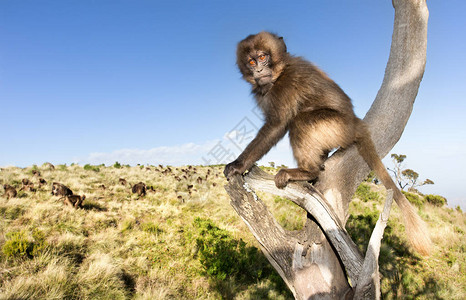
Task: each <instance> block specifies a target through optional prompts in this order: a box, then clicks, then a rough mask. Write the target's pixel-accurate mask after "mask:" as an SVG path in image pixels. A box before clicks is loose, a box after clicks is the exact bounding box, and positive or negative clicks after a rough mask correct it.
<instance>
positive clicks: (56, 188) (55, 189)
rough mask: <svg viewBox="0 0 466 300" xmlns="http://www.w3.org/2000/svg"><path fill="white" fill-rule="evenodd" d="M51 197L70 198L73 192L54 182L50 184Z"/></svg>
mask: <svg viewBox="0 0 466 300" xmlns="http://www.w3.org/2000/svg"><path fill="white" fill-rule="evenodd" d="M52 195H55V196H71V195H73V191H72V190H71V189H70V188H69V187H67V186H66V185H64V184H61V183H58V182H54V183H52Z"/></svg>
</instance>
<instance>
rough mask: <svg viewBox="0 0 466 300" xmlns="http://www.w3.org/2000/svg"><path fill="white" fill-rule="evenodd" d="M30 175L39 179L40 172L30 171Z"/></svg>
mask: <svg viewBox="0 0 466 300" xmlns="http://www.w3.org/2000/svg"><path fill="white" fill-rule="evenodd" d="M32 175H34V176H37V177H39V176H40V171H38V170H32Z"/></svg>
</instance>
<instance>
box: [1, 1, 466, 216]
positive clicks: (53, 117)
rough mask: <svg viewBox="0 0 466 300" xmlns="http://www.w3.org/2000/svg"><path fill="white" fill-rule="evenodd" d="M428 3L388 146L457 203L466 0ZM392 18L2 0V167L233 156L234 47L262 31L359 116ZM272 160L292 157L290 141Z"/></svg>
mask: <svg viewBox="0 0 466 300" xmlns="http://www.w3.org/2000/svg"><path fill="white" fill-rule="evenodd" d="M428 7H429V11H430V18H429V29H428V53H427V56H428V57H427V66H426V72H425V74H424V79H423V81H422V83H421V87H420V90H419V94H418V97H417V99H416V102H415V105H414V111H413V114H412V116H411V119H410V121H409V122H408V125H407V127H406V129H405V132H404V134H403V136H402V138H401V140H400V141H399V143H398V144H397V145H396V146H395V148H394V149H393V151H392V153H402V154H406V155H407V159H406V164H405V167H407V168H411V169H414V170H415V171H417V172H418V173H419V174H420V176H421V177H422V179H425V178H430V179H432V180H433V181H434V182H435V185H432V186H428V187H425V188H421V191H423V192H425V193H436V194H440V195H444V196H446V197H447V199H448V201H449V203H450V205H451V206H453V205H458V204H461V205H462V206H463V208H464V207H465V206H466V205H465V204H466V188H465V187H464V186H465V185H464V180H465V179H466V178H465V176H464V175H463V170H464V169H466V158H465V157H466V150H465V148H466V118H465V117H464V116H463V114H464V112H465V111H466V110H465V108H466V104H465V102H464V97H465V95H466V84H465V83H466V72H465V68H466V58H465V57H466V56H465V53H466V36H465V35H464V28H466V18H465V17H464V11H465V10H466V2H465V1H462V0H451V1H448V2H447V1H428ZM393 15H394V10H393V7H392V5H391V1H389V0H384V1H369V0H365V1H288V2H284V1H267V2H264V3H255V2H250V1H129V0H128V1H114V0H112V1H103V0H101V1H88V0H80V1H41V0H35V1H13V0H3V1H0V128H2V138H1V142H0V166H8V165H16V166H21V167H25V166H30V165H32V164H42V163H44V162H46V161H49V162H52V163H55V164H59V163H67V164H70V163H72V162H78V163H80V164H85V163H106V164H112V163H113V162H114V161H116V160H118V161H119V162H121V163H130V164H136V163H143V164H146V163H150V164H159V163H162V164H173V165H176V164H202V163H203V161H207V160H208V159H210V161H212V160H211V159H212V153H213V149H218V147H219V146H221V147H222V149H225V150H227V151H228V153H229V154H230V156H234V155H237V154H239V149H240V148H241V147H242V146H244V141H243V143H241V144H238V143H232V141H234V139H233V138H232V137H234V136H235V132H236V133H237V132H238V130H239V129H240V128H244V126H246V125H247V126H249V127H248V128H249V129H250V131H251V130H253V129H254V128H256V127H259V126H260V125H261V121H260V119H259V118H258V117H257V116H256V115H255V114H254V112H253V110H254V102H253V100H252V98H251V96H250V92H249V86H248V85H247V84H246V83H245V82H243V81H242V80H241V79H240V75H239V72H238V71H237V68H236V66H235V47H236V43H237V42H238V41H239V40H241V39H243V38H244V37H245V36H247V35H248V34H251V33H256V32H258V31H261V30H269V31H273V32H276V33H278V34H280V35H283V36H284V37H285V41H286V42H287V45H288V49H289V51H290V52H291V53H293V54H296V55H300V56H304V57H306V58H307V59H309V60H311V61H313V62H314V63H315V64H316V65H318V66H320V67H321V68H322V69H323V70H324V71H325V72H327V73H328V74H329V75H330V76H331V77H332V78H333V79H334V80H335V81H336V82H337V83H338V84H339V85H340V86H341V87H342V88H343V89H344V90H345V91H346V92H347V94H348V95H349V96H350V97H351V98H352V99H353V103H354V106H355V110H356V113H357V115H359V116H360V117H363V116H364V114H365V113H366V111H367V110H368V108H369V107H370V104H371V103H372V101H373V99H374V98H375V95H376V93H377V91H378V89H379V87H380V84H381V82H382V78H383V75H384V70H385V65H386V62H387V59H388V54H389V49H390V42H391V34H392V26H393ZM242 126H243V127H242ZM249 129H248V130H249ZM230 156H228V157H230ZM209 157H210V158H209ZM216 157H217V156H216ZM224 159H227V158H224ZM268 161H275V162H277V163H278V164H280V163H284V164H286V165H293V164H294V163H293V161H292V159H291V154H290V150H289V148H288V146H287V141H286V140H284V141H283V142H282V143H280V144H279V145H278V146H277V147H276V148H275V149H273V151H272V152H271V153H270V154H269V155H268V156H267V157H265V158H264V159H263V160H262V162H263V163H264V164H266V163H267V162H268ZM384 162H385V163H386V165H387V166H389V167H390V166H391V161H390V159H388V160H387V159H385V160H384Z"/></svg>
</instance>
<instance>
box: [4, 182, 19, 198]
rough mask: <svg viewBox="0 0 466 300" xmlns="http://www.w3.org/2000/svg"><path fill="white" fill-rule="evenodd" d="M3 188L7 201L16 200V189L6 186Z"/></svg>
mask: <svg viewBox="0 0 466 300" xmlns="http://www.w3.org/2000/svg"><path fill="white" fill-rule="evenodd" d="M3 188H4V189H5V197H6V199H10V198H14V197H16V195H17V194H18V193H17V192H16V189H15V188H14V187H12V186H11V185H8V184H4V185H3Z"/></svg>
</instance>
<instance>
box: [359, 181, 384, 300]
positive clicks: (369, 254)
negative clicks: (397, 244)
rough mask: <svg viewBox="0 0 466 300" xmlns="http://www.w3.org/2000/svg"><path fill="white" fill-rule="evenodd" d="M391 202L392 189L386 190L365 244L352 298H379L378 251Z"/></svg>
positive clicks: (362, 299)
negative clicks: (377, 216)
mask: <svg viewBox="0 0 466 300" xmlns="http://www.w3.org/2000/svg"><path fill="white" fill-rule="evenodd" d="M392 203H393V191H392V190H387V198H386V200H385V205H384V209H383V211H382V212H381V213H380V216H379V219H378V220H377V223H376V224H375V227H374V230H373V231H372V235H371V238H370V240H369V245H368V246H367V251H366V257H365V258H364V263H363V265H362V271H361V274H360V276H359V278H358V281H357V284H356V287H355V292H354V299H361V300H364V299H372V298H374V297H375V299H377V300H378V299H380V278H379V264H378V261H379V253H380V246H381V241H382V237H383V232H384V230H385V227H386V226H387V222H388V217H389V216H390V209H391V207H392Z"/></svg>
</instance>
